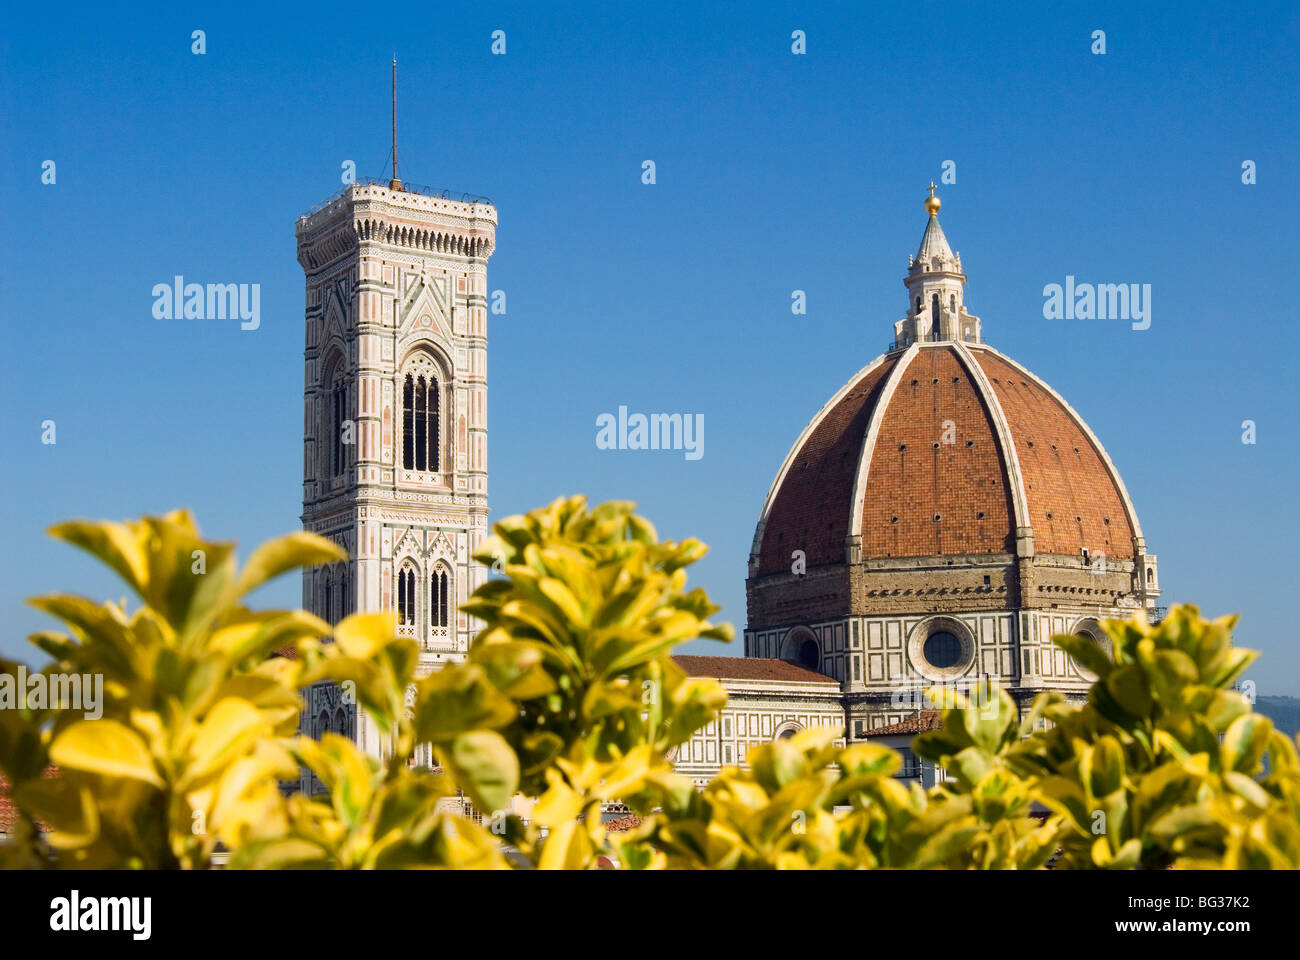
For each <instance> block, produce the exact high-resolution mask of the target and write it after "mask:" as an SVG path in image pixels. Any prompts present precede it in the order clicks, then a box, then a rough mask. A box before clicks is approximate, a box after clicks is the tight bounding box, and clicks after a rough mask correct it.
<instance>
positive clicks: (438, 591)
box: [429, 568, 451, 627]
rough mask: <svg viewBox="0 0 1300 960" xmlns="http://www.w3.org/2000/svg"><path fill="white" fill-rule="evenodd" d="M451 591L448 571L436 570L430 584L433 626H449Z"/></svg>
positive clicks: (431, 621) (431, 620)
mask: <svg viewBox="0 0 1300 960" xmlns="http://www.w3.org/2000/svg"><path fill="white" fill-rule="evenodd" d="M450 590H451V578H450V577H448V576H447V571H446V570H443V569H441V568H440V569H438V570H435V571H434V572H433V576H432V577H431V578H430V582H429V605H430V607H432V610H431V611H430V613H431V618H430V623H431V624H432V626H435V627H446V626H447V617H448V614H449V611H450V609H451V600H450V598H449V596H448V594H449V592H450Z"/></svg>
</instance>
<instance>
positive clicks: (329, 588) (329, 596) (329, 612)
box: [321, 570, 334, 623]
mask: <svg viewBox="0 0 1300 960" xmlns="http://www.w3.org/2000/svg"><path fill="white" fill-rule="evenodd" d="M321 577H322V578H323V579H324V581H325V595H324V597H323V601H322V604H321V613H322V614H323V615H324V617H325V619H326V620H327V621H328V622H329V623H333V622H334V583H333V581H334V577H333V575H332V574H331V573H330V572H329V571H328V570H325V571H323V572H322V573H321Z"/></svg>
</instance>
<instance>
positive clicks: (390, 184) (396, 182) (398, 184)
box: [388, 54, 402, 190]
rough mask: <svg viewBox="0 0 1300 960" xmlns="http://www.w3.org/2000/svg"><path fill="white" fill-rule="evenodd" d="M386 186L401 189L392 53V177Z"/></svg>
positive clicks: (394, 61) (394, 59)
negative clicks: (398, 169) (398, 167)
mask: <svg viewBox="0 0 1300 960" xmlns="http://www.w3.org/2000/svg"><path fill="white" fill-rule="evenodd" d="M388 188H389V189H390V190H401V189H402V181H401V180H399V179H398V178H397V54H393V179H392V180H390V181H389V182H388Z"/></svg>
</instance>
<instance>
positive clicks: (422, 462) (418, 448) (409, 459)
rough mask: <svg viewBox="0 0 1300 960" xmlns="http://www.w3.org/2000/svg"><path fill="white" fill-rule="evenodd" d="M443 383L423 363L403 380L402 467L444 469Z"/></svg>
mask: <svg viewBox="0 0 1300 960" xmlns="http://www.w3.org/2000/svg"><path fill="white" fill-rule="evenodd" d="M441 413H442V404H441V394H440V385H439V383H438V378H437V376H436V375H434V373H433V371H432V370H431V369H429V368H427V367H426V366H423V365H422V366H421V367H419V368H417V369H415V370H412V371H411V372H409V373H407V374H406V376H405V377H404V378H403V380H402V466H403V467H405V468H406V469H407V470H421V471H424V470H428V471H430V472H432V473H438V472H440V471H441V470H442V431H441V430H440V414H441Z"/></svg>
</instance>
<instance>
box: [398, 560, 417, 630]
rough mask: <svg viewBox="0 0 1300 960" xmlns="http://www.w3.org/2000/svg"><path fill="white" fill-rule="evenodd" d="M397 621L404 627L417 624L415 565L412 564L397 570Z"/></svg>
mask: <svg viewBox="0 0 1300 960" xmlns="http://www.w3.org/2000/svg"><path fill="white" fill-rule="evenodd" d="M397 622H398V624H399V625H400V626H403V627H412V626H414V625H415V567H414V566H412V565H410V564H405V565H403V566H402V568H401V569H400V570H398V571H397Z"/></svg>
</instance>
